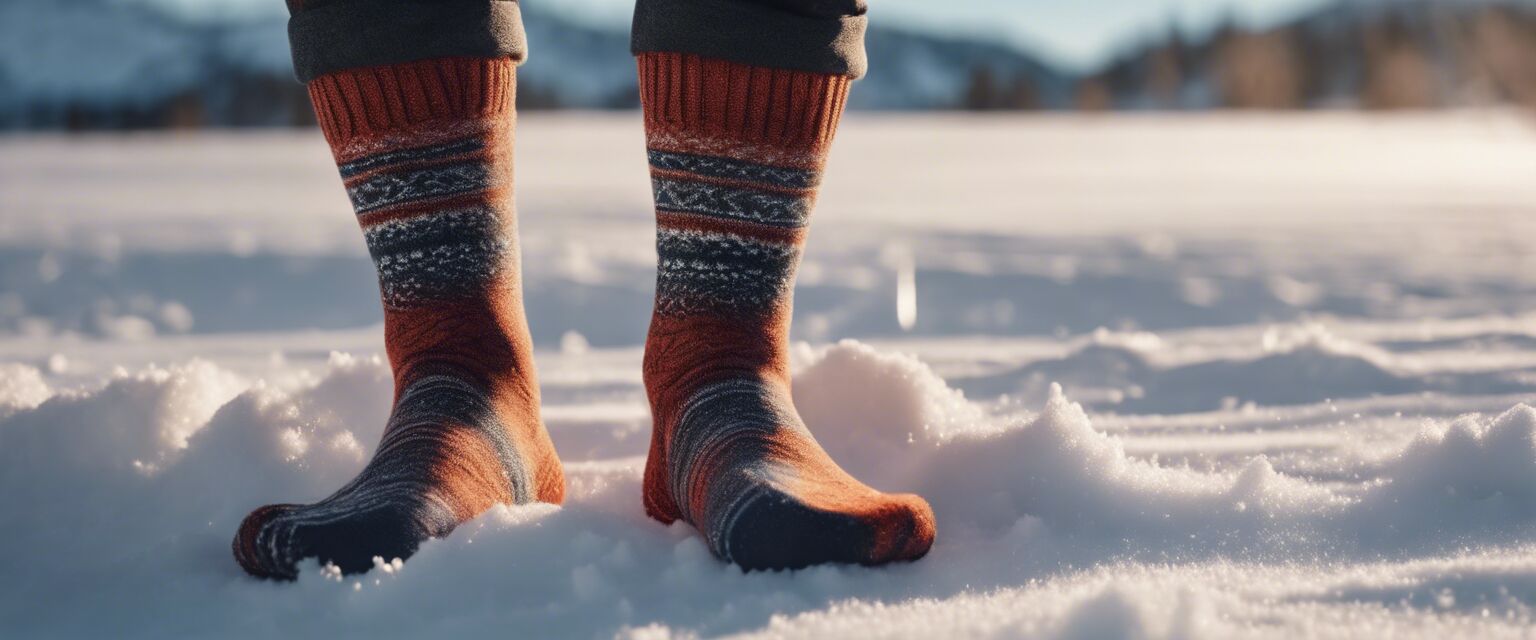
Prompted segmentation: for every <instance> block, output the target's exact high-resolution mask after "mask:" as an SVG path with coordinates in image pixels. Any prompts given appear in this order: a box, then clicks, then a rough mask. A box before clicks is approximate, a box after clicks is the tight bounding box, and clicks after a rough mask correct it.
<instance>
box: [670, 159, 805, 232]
mask: <svg viewBox="0 0 1536 640" xmlns="http://www.w3.org/2000/svg"><path fill="white" fill-rule="evenodd" d="M647 155H648V156H649V159H650V163H651V186H652V188H653V189H654V191H655V196H656V210H657V211H661V212H675V213H691V214H696V215H704V216H711V217H715V218H721V219H724V220H738V221H742V222H751V223H756V224H763V225H768V226H772V227H785V228H800V227H804V226H806V225H807V224H809V223H810V216H811V207H812V206H814V205H815V200H816V191H815V188H816V186H817V185H818V184H819V183H820V182H821V174H820V172H818V171H811V170H807V169H799V168H794V167H775V166H772V165H765V164H757V163H753V162H745V161H742V160H736V159H732V158H725V157H718V156H706V155H698V154H691V153H678V152H673V151H665V150H659V149H654V148H653V149H650V150H649V152H648V154H647Z"/></svg>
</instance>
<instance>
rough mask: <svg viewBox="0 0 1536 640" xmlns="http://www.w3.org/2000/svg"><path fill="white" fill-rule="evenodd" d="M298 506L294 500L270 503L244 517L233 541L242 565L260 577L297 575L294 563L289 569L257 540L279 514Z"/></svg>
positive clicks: (293, 576)
mask: <svg viewBox="0 0 1536 640" xmlns="http://www.w3.org/2000/svg"><path fill="white" fill-rule="evenodd" d="M297 508H299V506H298V505H292V504H269V505H267V506H265V507H261V508H259V509H257V510H255V511H252V512H251V513H250V515H247V516H246V517H245V520H242V521H241V522H240V529H239V530H237V531H236V532H235V539H234V542H232V543H231V544H230V547H231V549H232V550H233V551H234V552H235V561H236V562H239V563H240V567H241V568H242V569H245V572H246V573H249V574H251V575H253V576H256V577H258V578H277V579H280V580H292V579H293V578H295V577H297V576H298V573H297V571H295V570H294V569H293V568H292V567H288V568H287V569H286V570H285V569H284V567H282V566H281V564H280V563H277V562H275V559H274V558H272V557H271V553H270V552H269V550H267V549H264V548H263V547H262V545H261V544H260V543H259V542H258V538H259V537H260V536H261V531H262V529H263V528H265V527H266V525H267V523H269V522H271V521H272V520H273V519H274V518H277V517H278V516H281V515H284V514H287V513H290V512H292V511H293V510H295V509H297Z"/></svg>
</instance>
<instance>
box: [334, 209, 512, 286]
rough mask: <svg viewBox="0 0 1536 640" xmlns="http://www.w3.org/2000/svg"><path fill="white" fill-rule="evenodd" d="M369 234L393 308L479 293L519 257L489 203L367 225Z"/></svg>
mask: <svg viewBox="0 0 1536 640" xmlns="http://www.w3.org/2000/svg"><path fill="white" fill-rule="evenodd" d="M363 237H364V239H365V240H366V241H367V243H368V254H369V255H370V256H372V257H373V264H374V266H375V267H377V268H378V272H379V289H380V292H381V293H382V294H383V298H384V304H385V306H388V307H389V308H392V309H403V308H409V307H412V306H417V305H421V304H425V303H428V302H431V301H433V300H444V299H453V298H463V297H466V296H470V295H474V294H476V293H478V292H481V291H483V290H484V289H485V287H486V285H487V284H488V283H490V282H492V281H494V280H495V279H496V278H497V277H498V276H500V275H501V273H502V272H503V270H505V269H506V266H507V265H508V264H510V261H511V260H515V259H516V258H515V256H514V255H513V252H514V250H515V248H516V246H515V243H514V242H513V239H512V238H511V237H510V236H509V235H508V234H507V233H506V232H505V231H504V226H503V222H502V220H501V217H500V216H499V215H497V213H496V212H495V211H494V210H493V209H492V208H491V207H490V206H487V205H476V206H471V207H467V208H463V209H454V210H449V211H442V212H436V213H431V214H427V215H423V216H418V217H414V218H403V219H398V220H387V221H384V222H381V223H378V224H376V225H373V226H368V227H365V228H364V230H363Z"/></svg>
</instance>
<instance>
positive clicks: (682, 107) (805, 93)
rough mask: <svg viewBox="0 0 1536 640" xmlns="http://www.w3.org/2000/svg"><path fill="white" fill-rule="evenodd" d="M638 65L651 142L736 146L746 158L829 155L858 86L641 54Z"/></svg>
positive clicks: (688, 57) (820, 76)
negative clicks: (760, 154)
mask: <svg viewBox="0 0 1536 640" xmlns="http://www.w3.org/2000/svg"><path fill="white" fill-rule="evenodd" d="M637 60H638V64H639V70H640V103H641V105H642V106H643V108H644V111H645V128H646V132H647V133H648V134H649V136H650V138H651V141H652V142H653V143H654V142H655V141H656V140H657V139H658V138H667V137H683V138H688V139H709V140H713V141H731V142H735V143H738V144H742V145H745V146H746V147H747V149H744V151H745V152H746V153H749V154H750V153H752V151H753V148H756V149H759V150H766V151H770V152H771V151H777V152H779V154H782V153H785V152H790V153H796V155H802V156H810V157H819V156H821V155H824V154H825V151H826V149H827V148H828V147H829V146H830V145H831V144H832V137H833V135H834V134H835V133H836V132H837V124H838V121H839V120H840V119H841V117H842V113H843V107H844V104H845V103H846V102H847V99H848V86H849V84H850V83H852V81H853V78H852V77H850V76H843V75H835V74H826V73H813V72H809V71H793V70H788V69H770V68H767V67H754V66H750V65H745V64H739V63H735V62H728V61H725V60H714V59H709V58H703V57H700V56H697V55H693V54H685V53H642V54H640V55H639V56H637ZM652 146H654V144H653V145H652ZM771 155H778V154H771ZM744 159H745V158H744ZM770 159H771V158H770Z"/></svg>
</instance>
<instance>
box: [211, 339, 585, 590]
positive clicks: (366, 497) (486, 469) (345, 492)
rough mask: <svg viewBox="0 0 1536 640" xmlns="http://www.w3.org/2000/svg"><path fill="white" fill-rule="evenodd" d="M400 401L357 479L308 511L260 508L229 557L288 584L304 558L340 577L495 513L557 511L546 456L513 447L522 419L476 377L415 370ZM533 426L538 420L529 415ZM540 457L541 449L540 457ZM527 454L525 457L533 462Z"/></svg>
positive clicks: (558, 487)
mask: <svg viewBox="0 0 1536 640" xmlns="http://www.w3.org/2000/svg"><path fill="white" fill-rule="evenodd" d="M418 375H419V377H417V378H416V379H415V380H413V381H412V382H410V383H409V384H407V385H406V386H405V387H404V388H403V389H402V390H401V392H400V394H399V400H398V401H397V402H396V404H395V409H394V412H393V415H392V417H391V418H390V422H389V426H388V427H387V428H386V429H385V434H384V438H383V441H382V442H381V443H380V444H379V449H378V452H377V453H376V454H375V455H374V458H373V460H372V461H370V462H369V463H368V466H367V467H366V468H364V469H363V472H362V473H361V474H360V475H358V476H357V478H355V479H354V480H352V482H350V483H348V484H347V485H346V486H344V487H342V488H341V489H340V490H339V491H337V492H336V493H335V494H333V495H331V496H330V497H329V498H326V499H324V500H321V501H320V502H317V503H315V504H311V505H292V504H278V505H269V506H265V507H261V508H260V509H257V510H255V511H254V512H252V513H251V514H250V515H249V516H247V517H246V518H245V521H244V522H243V523H241V525H240V530H239V533H238V534H237V535H236V536H235V540H234V552H235V558H236V560H238V561H239V563H240V566H242V567H244V568H245V570H246V571H247V572H249V573H251V574H252V575H256V576H260V577H268V578H279V579H292V578H294V577H296V576H297V575H298V571H297V565H298V563H299V562H300V561H302V560H303V559H306V558H316V559H318V560H319V561H320V562H321V563H322V564H324V563H331V564H335V565H336V566H337V567H338V568H340V569H341V571H342V572H343V573H357V572H362V571H366V570H368V569H369V568H371V567H372V566H373V564H374V562H373V559H374V558H375V557H379V558H383V559H384V560H386V561H387V560H391V559H394V558H402V559H403V558H409V557H410V556H411V555H412V554H414V553H415V552H416V550H417V549H418V548H419V547H420V546H421V543H422V542H424V541H426V540H429V539H432V538H441V537H443V536H446V535H448V534H449V533H451V532H452V531H453V530H454V528H455V527H457V526H458V525H459V524H460V523H462V522H464V521H466V520H469V519H471V518H474V517H475V516H478V515H480V514H481V513H484V512H485V511H486V510H487V509H489V508H491V507H492V506H494V505H496V504H498V503H501V504H523V503H528V502H554V503H558V502H560V501H561V499H562V497H563V487H564V482H563V479H562V478H561V471H560V467H559V462H558V460H556V459H555V458H554V451H553V448H547V449H546V448H545V446H541V445H547V444H548V442H547V438H546V439H544V442H538V441H537V440H536V441H535V442H532V443H527V442H519V441H518V440H519V438H517V437H515V436H516V434H519V433H536V434H542V427H541V426H538V425H533V426H534V427H536V428H529V425H527V424H523V425H518V424H515V423H517V422H525V421H527V420H528V419H529V416H528V415H526V413H525V412H519V411H510V412H509V411H507V409H506V406H507V404H508V403H507V402H506V401H505V399H498V398H496V397H493V394H492V393H491V392H489V391H488V390H487V389H486V387H485V386H483V383H481V382H480V381H477V380H475V377H474V376H468V375H464V374H463V373H462V372H459V371H455V370H454V369H452V368H442V369H439V370H437V371H430V372H428V371H424V370H421V369H418ZM533 419H534V420H537V418H536V414H535V415H534V417H533ZM540 449H544V450H543V451H540ZM530 454H531V455H530Z"/></svg>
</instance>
